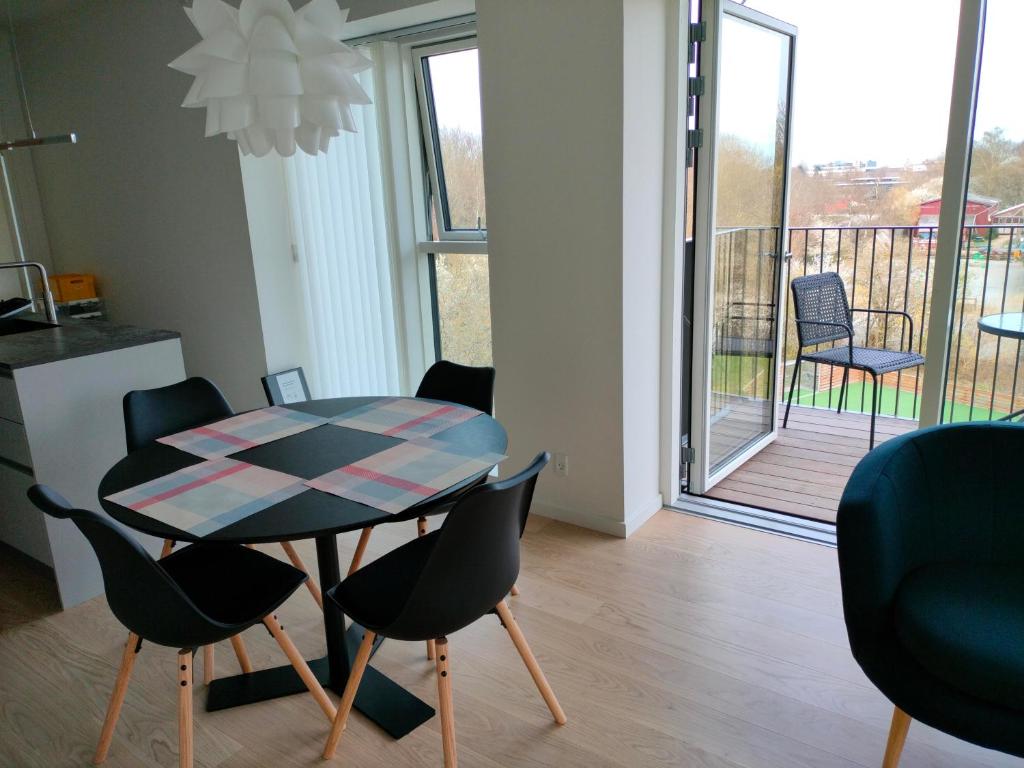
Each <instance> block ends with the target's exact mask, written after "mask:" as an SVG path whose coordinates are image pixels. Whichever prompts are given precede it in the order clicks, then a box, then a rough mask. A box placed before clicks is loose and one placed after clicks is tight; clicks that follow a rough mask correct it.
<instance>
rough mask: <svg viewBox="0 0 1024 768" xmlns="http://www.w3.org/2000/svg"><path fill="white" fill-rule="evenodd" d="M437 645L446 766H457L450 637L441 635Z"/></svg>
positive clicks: (438, 685)
mask: <svg viewBox="0 0 1024 768" xmlns="http://www.w3.org/2000/svg"><path fill="white" fill-rule="evenodd" d="M435 644H436V647H437V708H438V709H439V710H440V711H441V745H442V748H443V749H444V768H457V766H458V764H459V761H458V757H457V756H456V753H455V707H454V706H453V705H452V677H451V674H450V673H451V669H450V668H449V666H448V664H449V662H448V638H447V637H439V638H438V639H437V641H436V643H435Z"/></svg>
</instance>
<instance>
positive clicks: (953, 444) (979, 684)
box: [836, 422, 1024, 768]
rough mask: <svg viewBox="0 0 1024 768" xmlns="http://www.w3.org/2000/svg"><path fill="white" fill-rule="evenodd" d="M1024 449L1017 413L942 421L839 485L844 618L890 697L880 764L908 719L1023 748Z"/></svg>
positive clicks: (891, 767)
mask: <svg viewBox="0 0 1024 768" xmlns="http://www.w3.org/2000/svg"><path fill="white" fill-rule="evenodd" d="M1022 459H1024V427H1022V426H1021V425H1019V424H1007V423H998V422H996V423H975V424H948V425H944V426H940V427H931V428H929V429H922V430H918V431H916V432H911V433H909V434H906V435H901V436H899V437H896V438H893V439H892V440H889V441H887V442H886V443H885V444H884V445H881V446H879V448H878V450H877V451H872V452H871V453H869V454H868V455H867V456H865V457H864V459H862V460H861V462H860V463H859V464H858V465H857V468H856V469H855V470H854V472H853V475H852V476H851V477H850V480H849V482H848V483H847V485H846V490H845V491H844V492H843V497H842V500H841V501H840V502H839V513H838V516H837V522H836V534H837V539H838V550H839V551H838V554H839V576H840V581H841V583H842V589H843V615H844V616H845V618H846V628H847V632H848V634H849V639H850V648H851V650H852V651H853V656H854V658H855V659H856V660H857V662H858V663H859V664H860V666H861V668H862V669H863V670H864V673H865V674H866V675H867V676H868V678H869V679H870V680H871V682H872V683H874V684H875V685H876V686H878V688H879V690H881V692H882V693H883V694H885V695H886V697H888V698H889V700H890V701H891V702H892V703H893V704H894V705H895V708H894V710H893V718H892V726H891V729H890V732H889V741H888V745H887V746H886V750H885V760H884V762H883V765H884V766H885V768H896V765H897V763H898V762H899V758H900V752H901V751H902V748H903V744H904V740H905V739H906V736H907V729H908V728H909V727H910V722H911V718H913V719H914V720H920V721H921V722H923V723H926V724H927V725H930V726H931V727H933V728H938V729H939V730H941V731H945V732H946V733H949V734H952V735H953V736H956V737H958V738H961V739H966V740H967V741H970V742H973V743H975V744H980V745H981V746H983V747H988V748H989V749H997V750H1000V751H1002V752H1007V753H1009V754H1011V755H1016V756H1018V757H1024V559H1022V558H1021V553H1022V552H1024V513H1022V510H1021V504H1020V486H1019V485H1018V484H1017V483H1016V482H1015V478H1016V477H1017V473H1018V472H1020V467H1021V462H1022ZM879 747H881V745H879Z"/></svg>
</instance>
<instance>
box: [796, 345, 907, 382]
mask: <svg viewBox="0 0 1024 768" xmlns="http://www.w3.org/2000/svg"><path fill="white" fill-rule="evenodd" d="M802 357H803V359H804V360H809V361H811V362H815V363H826V364H828V365H841V366H843V367H844V368H851V367H852V368H858V369H861V370H865V371H870V372H871V373H874V374H876V375H880V374H883V373H892V372H893V371H902V370H903V369H904V368H914V367H916V366H918V365H923V364H924V358H923V357H921V355H918V354H916V353H914V352H896V351H893V350H889V349H873V348H871V347H854V348H853V365H852V366H851V365H850V348H849V347H848V346H845V345H839V346H836V347H833V348H832V349H823V350H821V351H819V352H808V353H806V354H804V355H802Z"/></svg>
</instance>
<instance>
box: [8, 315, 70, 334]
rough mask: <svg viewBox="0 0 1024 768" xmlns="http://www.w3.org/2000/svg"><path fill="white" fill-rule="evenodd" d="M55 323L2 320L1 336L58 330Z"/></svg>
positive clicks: (14, 319)
mask: <svg viewBox="0 0 1024 768" xmlns="http://www.w3.org/2000/svg"><path fill="white" fill-rule="evenodd" d="M57 327H59V326H57V325H54V324H53V323H43V322H40V321H38V320H25V319H23V318H20V317H6V318H0V336H12V335H14V334H16V333H30V332H31V331H45V330H46V329H47V328H57Z"/></svg>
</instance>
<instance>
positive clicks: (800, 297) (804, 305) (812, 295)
mask: <svg viewBox="0 0 1024 768" xmlns="http://www.w3.org/2000/svg"><path fill="white" fill-rule="evenodd" d="M792 290H793V309H794V311H795V313H796V319H797V320H809V321H811V322H800V323H797V324H796V333H797V338H798V339H799V340H800V346H801V347H810V346H814V345H815V344H823V343H824V342H827V341H837V340H839V339H844V340H845V339H848V338H849V336H848V335H847V333H846V331H844V330H843V329H842V328H837V327H836V326H834V325H815V324H814V323H815V321H820V322H823V323H842V324H843V325H846V326H850V327H851V328H852V327H853V320H852V317H853V316H852V314H851V313H850V303H849V302H848V301H847V299H846V286H844V285H843V279H842V278H841V277H840V276H839V275H838V274H836V273H835V272H823V273H821V274H820V275H806V276H804V277H797V278H795V279H794V280H793V283H792Z"/></svg>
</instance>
